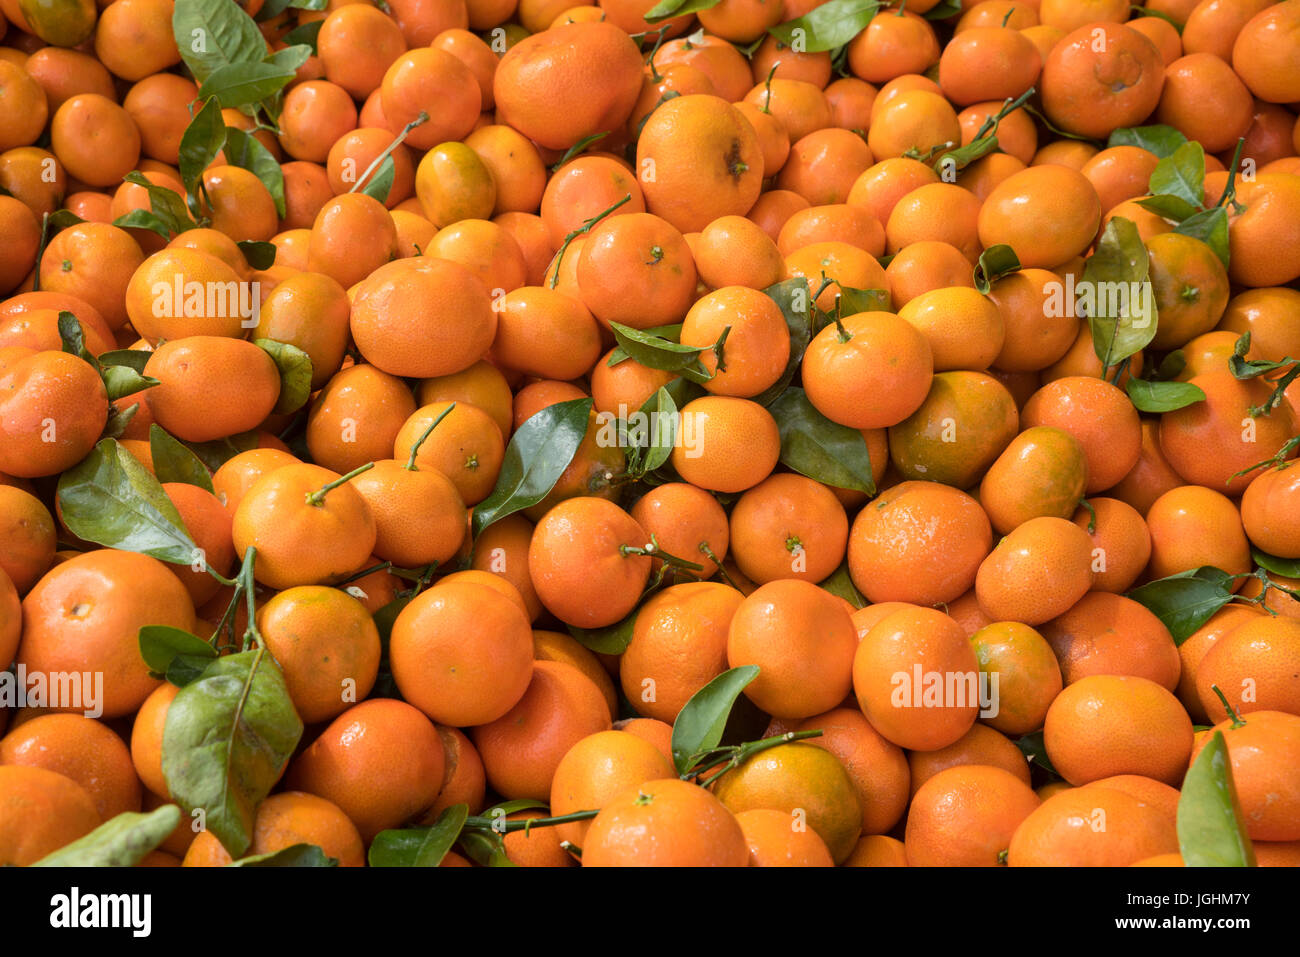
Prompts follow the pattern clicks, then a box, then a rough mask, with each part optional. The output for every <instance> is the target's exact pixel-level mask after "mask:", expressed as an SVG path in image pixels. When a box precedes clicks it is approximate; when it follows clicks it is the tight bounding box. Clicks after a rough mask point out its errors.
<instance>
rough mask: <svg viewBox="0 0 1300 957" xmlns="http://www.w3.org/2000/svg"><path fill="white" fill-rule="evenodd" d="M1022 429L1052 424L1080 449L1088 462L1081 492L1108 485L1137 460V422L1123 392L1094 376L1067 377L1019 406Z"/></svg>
mask: <svg viewBox="0 0 1300 957" xmlns="http://www.w3.org/2000/svg"><path fill="white" fill-rule="evenodd" d="M1020 424H1021V428H1026V429H1027V428H1032V427H1033V426H1035V425H1053V426H1056V427H1057V428H1059V429H1064V430H1065V431H1066V432H1069V433H1070V434H1071V435H1073V436H1074V437H1075V438H1076V439H1078V440H1079V444H1080V445H1081V446H1082V447H1083V456H1084V459H1085V460H1086V461H1087V463H1088V482H1087V485H1086V486H1085V489H1084V490H1085V491H1086V492H1087V493H1088V494H1089V495H1095V494H1096V493H1097V492H1100V491H1102V490H1103V489H1108V488H1110V487H1111V486H1112V485H1114V484H1115V483H1117V482H1118V481H1119V480H1120V479H1122V478H1123V477H1124V476H1125V475H1127V474H1128V473H1129V471H1130V470H1131V469H1132V468H1133V466H1134V465H1136V464H1137V460H1138V457H1139V455H1141V452H1142V426H1141V423H1140V421H1139V419H1138V413H1137V409H1135V408H1134V407H1133V403H1132V402H1131V401H1130V400H1129V398H1128V396H1127V395H1126V394H1125V393H1124V391H1123V390H1121V389H1119V388H1116V387H1115V386H1113V385H1111V384H1110V383H1109V382H1106V381H1104V380H1102V379H1098V378H1094V377H1093V376H1066V377H1065V378H1061V379H1056V380H1053V381H1052V382H1049V383H1047V384H1046V385H1044V386H1043V387H1042V388H1041V389H1039V390H1038V391H1037V392H1035V393H1034V394H1033V395H1032V396H1031V397H1030V399H1029V401H1028V402H1026V403H1025V405H1024V408H1022V409H1021V410H1020Z"/></svg>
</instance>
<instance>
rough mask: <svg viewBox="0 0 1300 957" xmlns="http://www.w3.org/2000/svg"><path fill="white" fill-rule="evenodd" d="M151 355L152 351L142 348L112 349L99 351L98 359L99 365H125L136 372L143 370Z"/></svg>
mask: <svg viewBox="0 0 1300 957" xmlns="http://www.w3.org/2000/svg"><path fill="white" fill-rule="evenodd" d="M151 355H153V353H152V352H148V351H146V350H144V349H113V350H112V351H110V352H102V353H100V354H99V356H98V359H99V364H100V365H101V366H125V367H126V368H128V369H134V370H135V371H136V372H144V367H145V365H146V364H147V363H148V362H149V357H150V356H151Z"/></svg>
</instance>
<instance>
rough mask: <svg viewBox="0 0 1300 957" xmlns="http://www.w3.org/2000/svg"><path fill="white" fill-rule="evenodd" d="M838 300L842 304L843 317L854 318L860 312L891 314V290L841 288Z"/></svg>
mask: <svg viewBox="0 0 1300 957" xmlns="http://www.w3.org/2000/svg"><path fill="white" fill-rule="evenodd" d="M835 298H836V299H838V300H839V304H840V315H841V316H852V315H856V314H857V313H859V312H890V311H891V308H890V303H889V290H887V289H854V288H852V287H851V286H840V288H839V292H838V293H837V294H836V297H835Z"/></svg>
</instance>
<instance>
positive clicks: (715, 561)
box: [700, 542, 740, 591]
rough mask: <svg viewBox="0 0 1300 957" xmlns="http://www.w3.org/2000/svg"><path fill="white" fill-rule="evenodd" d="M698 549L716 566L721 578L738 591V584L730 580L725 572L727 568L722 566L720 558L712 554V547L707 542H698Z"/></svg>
mask: <svg viewBox="0 0 1300 957" xmlns="http://www.w3.org/2000/svg"><path fill="white" fill-rule="evenodd" d="M700 551H702V552H703V553H704V556H705V557H706V558H707V559H708V560H709V561H711V562H713V564H714V565H716V566H718V574H719V575H721V576H722V580H723V581H725V582H726V583H727V584H728V585H730V586H731V587H732V588H734V589H736V591H740V586H739V585H737V584H736V583H735V582H734V581H733V580H732V578H731V576H730V575H729V574H727V570H726V569H725V568H723V567H722V559H721V558H719V557H718V556H717V555H715V554H713V549H712V548H710V547H709V543H708V542H700Z"/></svg>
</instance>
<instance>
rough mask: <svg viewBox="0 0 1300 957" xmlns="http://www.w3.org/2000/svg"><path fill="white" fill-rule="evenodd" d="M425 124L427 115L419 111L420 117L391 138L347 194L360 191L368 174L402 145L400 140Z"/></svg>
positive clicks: (427, 119)
mask: <svg viewBox="0 0 1300 957" xmlns="http://www.w3.org/2000/svg"><path fill="white" fill-rule="evenodd" d="M427 122H429V114H428V113H426V112H424V110H421V111H420V115H419V116H417V117H416V118H415V119H413V120H411V122H409V123H407V124H406V125H405V126H404V127H402V132H400V133H398V134H397V136H395V137H393V142H391V143H389V144H388V148H387V149H386V150H384V151H383V152H382V153H380V154H379V155H378V156H376V157H375V158H374V160H373V161H372V162H371V164H370V165H369V166H367V167H366V171H365V172H364V173H362V174H361V175H360V176H358V177H357V181H356V182H355V183H353V184H352V188H351V189H350V190H348V192H349V193H355V192H356V191H357V190H358V189H360V188H361V184H362V183H364V182H365V181H366V179H367V178H369V176H370V174H372V173H373V172H374V171H375V170H377V169H379V164H381V163H382V162H383V161H384V160H386V159H388V157H390V156H392V155H393V150H395V149H397V147H399V146H401V145H402V140H404V139H406V136H407V134H408V133H410V132H411V130H413V129H415V128H416V127H417V126H419V125H420V124H422V123H427Z"/></svg>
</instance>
